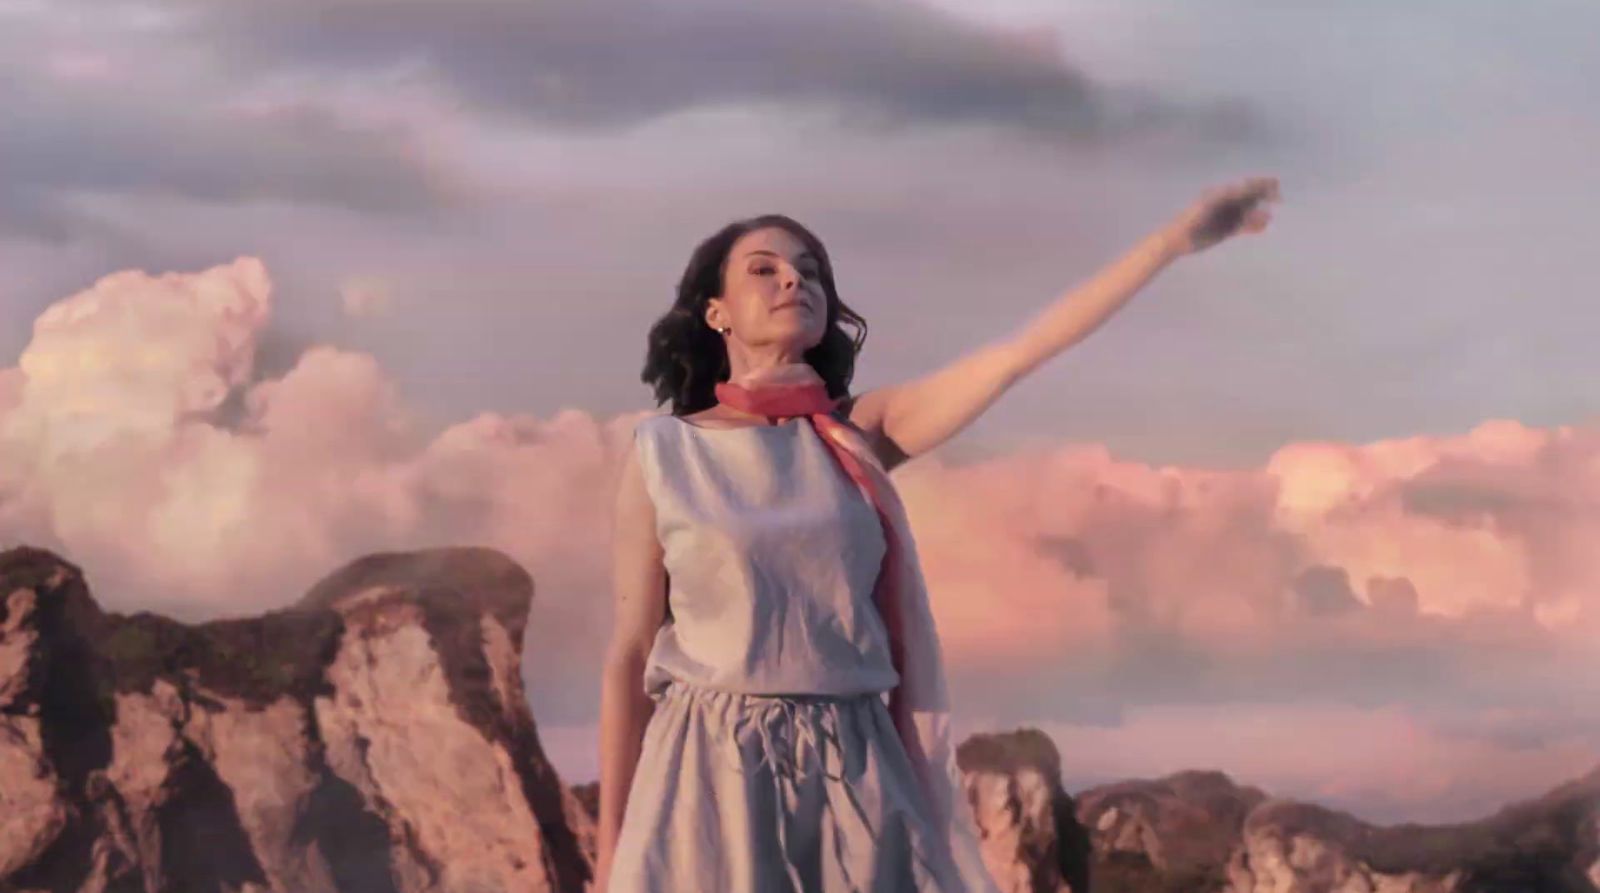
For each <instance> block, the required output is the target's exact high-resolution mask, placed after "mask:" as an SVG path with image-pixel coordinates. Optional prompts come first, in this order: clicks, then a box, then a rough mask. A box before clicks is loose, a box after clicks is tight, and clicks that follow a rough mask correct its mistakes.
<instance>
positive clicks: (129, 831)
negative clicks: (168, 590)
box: [0, 548, 593, 893]
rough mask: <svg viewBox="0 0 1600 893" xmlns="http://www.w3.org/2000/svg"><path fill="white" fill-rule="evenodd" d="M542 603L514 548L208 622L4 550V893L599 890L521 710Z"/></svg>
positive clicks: (413, 562) (351, 574)
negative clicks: (129, 605)
mask: <svg viewBox="0 0 1600 893" xmlns="http://www.w3.org/2000/svg"><path fill="white" fill-rule="evenodd" d="M532 595H533V584H532V581H531V579H529V577H528V575H527V574H526V572H524V571H523V570H522V569H521V568H520V567H518V566H517V565H516V564H515V563H513V562H512V561H510V560H509V559H508V558H506V557H505V556H504V555H501V554H500V553H498V552H494V551H490V550H482V549H440V550H430V551H424V552H415V553H406V554H386V555H374V556H369V557H367V558H363V559H361V560H360V561H357V562H354V563H352V564H350V565H348V566H346V567H345V568H342V569H340V570H339V571H338V572H337V573H335V574H333V575H331V576H330V577H328V578H327V579H325V580H323V581H322V582H321V583H319V584H318V585H317V586H316V587H314V588H313V589H312V590H311V591H310V592H309V593H308V594H307V595H306V596H305V597H304V598H303V599H302V600H301V601H300V602H299V603H298V604H296V605H295V606H294V607H292V608H290V609H287V610H284V611H280V612H275V613H272V614H268V615H265V616H262V617H257V618H251V619H244V620H226V621H217V622H213V623H207V624H202V625H198V626H193V627H190V626H185V625H183V624H179V623H176V622H174V621H171V620H168V619H166V618H162V617H158V616H155V615H151V614H136V615H133V616H120V615H115V614H106V613H103V612H102V611H101V610H100V609H99V608H98V606H97V605H96V604H95V602H94V600H93V599H92V598H91V597H90V594H89V592H88V589H87V587H86V586H85V583H84V580H83V577H82V574H81V573H80V572H79V570H78V568H76V567H74V566H73V565H71V564H69V563H67V562H65V561H63V560H61V559H60V558H58V557H57V556H55V555H52V554H50V553H48V552H45V551H42V550H36V549H29V548H19V549H13V550H11V551H8V552H5V553H0V889H4V890H18V891H23V890H50V891H127V893H133V891H150V893H155V891H180V890H181V891H213V890H215V891H222V890H259V891H268V890H271V891H293V893H323V891H327V893H333V891H377V893H390V891H393V893H409V891H485V893H488V891H503V890H519V891H522V890H527V891H535V890H548V891H581V890H583V889H585V886H586V884H587V882H588V880H589V877H590V861H591V858H592V856H591V855H590V854H589V853H586V852H585V846H584V844H585V841H588V842H589V846H590V848H591V849H592V839H593V830H592V827H591V820H590V819H589V817H588V814H587V813H586V811H585V810H584V809H583V808H582V806H581V804H579V803H578V802H577V800H576V799H575V798H574V797H573V796H572V795H571V794H569V793H568V792H567V790H566V789H565V788H564V787H563V785H562V784H561V783H560V780H559V779H558V778H557V776H556V774H555V772H554V771H553V770H552V769H551V767H550V765H549V762H548V761H547V760H546V759H545V757H544V754H543V752H542V751H541V749H540V746H539V742H538V736H537V734H536V731H535V726H534V722H533V717H532V716H531V714H530V713H529V711H528V707H527V701H526V699H525V697H524V695H523V689H522V676H521V670H520V655H521V650H522V634H523V627H524V625H525V623H526V622H527V617H528V609H529V604H530V601H531V599H532Z"/></svg>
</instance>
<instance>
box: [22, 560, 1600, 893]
mask: <svg viewBox="0 0 1600 893" xmlns="http://www.w3.org/2000/svg"><path fill="white" fill-rule="evenodd" d="M533 593H534V584H533V580H532V579H531V578H530V577H529V576H528V574H527V573H526V572H525V571H524V570H523V569H522V568H521V567H519V566H518V565H517V564H516V563H515V562H513V561H512V560H511V559H510V558H508V557H507V556H505V555H503V554H502V553H500V552H497V551H494V550H490V549H474V548H453V549H430V550H422V551H416V552H407V553H386V554H377V555H370V556H366V557H363V558H361V559H359V560H357V561H353V562H351V563H350V564H348V565H346V566H344V567H342V568H339V569H338V570H336V571H335V572H334V573H332V574H330V575H329V576H327V577H326V578H324V579H323V580H322V581H320V582H318V583H317V584H316V585H315V586H313V587H312V588H311V589H310V591H309V592H307V593H306V594H305V595H304V596H303V597H302V598H300V599H299V600H298V601H297V602H295V603H294V604H293V605H292V606H290V607H288V608H285V609H283V610H280V611H274V612H270V613H267V614H263V615H261V616H259V617H251V618H241V619H230V620H218V621H213V622H210V623H202V624H196V625H186V624H182V623H178V622H177V621H174V620H171V619H168V618H165V617H161V616H158V615H155V614H150V613H136V614H131V615H122V614H115V613H108V612H105V611H102V610H101V609H100V607H99V605H98V604H97V603H96V602H95V600H94V598H93V597H92V595H91V594H90V592H89V589H88V586H87V585H86V583H85V581H84V578H83V574H82V573H81V571H80V570H79V569H78V568H77V567H75V566H74V565H72V564H71V563H69V562H67V561H65V560H64V559H62V558H60V557H59V556H56V555H54V554H52V553H50V552H48V551H45V550H41V549H34V548H29V547H25V546H24V547H20V548H15V549H11V550H9V551H5V552H0V893H13V891H16V893H23V891H51V893H180V891H181V893H213V891H215V893H224V891H229V893H232V891H238V893H246V891H249V893H265V891H273V893H332V891H357V893H480V891H496V893H498V891H518V893H522V891H571V893H583V891H586V890H587V889H588V886H589V881H590V878H591V874H592V871H591V867H592V865H593V860H594V847H595V828H594V826H595V815H594V813H595V809H596V804H597V802H598V791H597V789H596V785H595V784H594V783H592V782H591V783H589V784H585V785H577V786H575V787H570V788H569V787H568V786H566V785H564V784H563V783H562V781H561V779H560V778H559V777H558V776H557V774H556V772H555V771H554V769H553V768H552V767H551V765H550V763H549V761H548V760H547V759H546V758H545V755H544V752H543V750H542V748H541V747H540V744H539V738H538V733H537V725H536V724H535V722H534V718H533V715H532V713H531V712H530V710H529V707H528V704H527V699H526V697H525V696H524V692H523V687H522V667H521V653H522V638H523V633H524V629H525V627H526V626H527V623H528V620H529V615H530V609H531V606H532V601H533ZM957 763H958V765H959V766H960V768H961V772H962V776H963V782H964V785H965V788H966V793H967V797H968V803H969V805H970V807H971V808H972V810H973V816H974V818H975V820H976V822H977V824H978V827H979V829H980V830H981V832H982V836H983V847H984V858H985V860H986V862H987V864H988V866H989V869H990V871H991V873H992V874H993V875H994V876H995V878H996V879H997V881H999V883H1000V887H1001V889H1002V890H1004V891H1006V893H1062V891H1078V893H1091V891H1092V893H1122V891H1152V893H1153V891H1162V893H1179V891H1182V893H1204V891H1226V893H1446V891H1449V893H1595V891H1600V767H1596V769H1595V770H1594V771H1593V772H1591V773H1589V774H1588V775H1586V776H1584V777H1582V778H1579V779H1576V780H1574V781H1572V782H1570V783H1568V784H1565V785H1562V786H1560V787H1558V788H1555V789H1554V790H1551V791H1549V792H1547V793H1545V794H1543V795H1541V796H1538V797H1535V798H1532V799H1529V800H1526V801H1523V802H1520V803H1516V804H1513V805H1511V806H1507V807H1506V808H1504V809H1502V810H1500V811H1498V812H1496V813H1495V814H1493V815H1491V816H1488V817H1485V818H1483V819H1480V820H1478V821H1474V822H1464V823H1459V824H1452V825H1433V826H1424V825H1414V824H1407V825H1396V826H1391V827H1382V826H1375V825H1371V824H1368V823H1365V822H1362V821H1360V820H1359V819H1356V818H1355V817H1353V816H1350V815H1348V814H1345V813H1341V812H1337V811H1334V810H1329V809H1325V808H1323V807H1320V806H1317V805H1315V804H1310V803H1302V802H1297V801H1293V800H1286V799H1279V798H1274V797H1272V796H1271V795H1269V794H1268V793H1266V792H1263V791H1261V790H1259V789H1257V788H1253V787H1249V786H1242V785H1238V784H1236V783H1235V782H1234V781H1232V780H1231V779H1230V778H1229V777H1228V776H1226V775H1224V774H1222V773H1220V772H1212V771H1189V772H1180V773H1176V774H1174V775H1170V776H1167V777H1165V778H1160V779H1154V780H1129V781H1122V782H1118V783H1115V784H1109V785H1102V786H1099V787H1095V788H1090V789H1088V790H1085V791H1080V792H1078V793H1077V794H1076V795H1072V794H1068V793H1067V792H1066V791H1065V790H1063V788H1062V785H1061V758H1060V755H1059V753H1058V752H1057V751H1056V749H1055V746H1054V745H1053V744H1052V743H1051V741H1050V739H1049V738H1048V736H1046V735H1044V734H1043V733H1041V732H1039V731H1037V730H1034V729H1018V730H1014V731H1009V732H999V733H992V734H980V735H974V736H972V737H971V738H968V739H967V740H966V741H964V742H962V743H961V745H960V747H959V749H958V751H957ZM758 893H759V891H758Z"/></svg>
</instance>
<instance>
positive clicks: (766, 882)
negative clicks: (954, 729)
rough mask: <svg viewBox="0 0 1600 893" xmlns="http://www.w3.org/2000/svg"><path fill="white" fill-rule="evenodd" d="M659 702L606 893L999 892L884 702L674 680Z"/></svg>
mask: <svg viewBox="0 0 1600 893" xmlns="http://www.w3.org/2000/svg"><path fill="white" fill-rule="evenodd" d="M655 701H656V708H655V712H654V713H653V714H652V715H651V717H650V722H649V724H648V725H647V726H646V727H645V732H644V738H643V741H642V745H641V751H640V754H639V762H638V766H637V768H636V769H635V770H634V775H633V784H632V786H631V788H630V789H629V792H628V799H627V804H626V807H625V809H624V811H623V819H622V828H621V830H620V833H619V836H618V838H617V843H616V849H615V852H614V854H613V856H612V865H611V881H610V886H609V888H608V889H607V890H606V891H603V893H980V891H989V890H993V889H995V887H994V884H993V881H992V880H991V879H990V878H989V877H988V876H987V873H986V872H985V870H984V869H983V868H982V866H981V865H973V864H972V861H973V860H972V859H971V858H967V859H963V860H961V861H962V862H964V863H965V864H964V865H963V867H962V868H958V867H957V862H956V860H955V859H953V858H952V857H951V855H950V852H951V851H950V846H949V842H948V841H943V840H940V839H938V837H937V835H936V834H935V833H934V832H933V830H932V827H931V825H930V824H929V822H928V819H927V815H928V812H927V810H928V807H927V804H926V802H925V799H924V796H923V794H922V791H921V789H920V788H919V787H918V786H917V784H916V781H915V776H914V775H913V769H912V766H911V763H910V760H909V759H908V757H907V756H906V751H905V747H904V746H903V745H902V744H901V742H900V738H899V736H898V735H897V734H896V732H895V728H894V723H893V720H892V719H891V718H890V716H889V711H888V708H887V707H886V706H885V704H884V701H883V700H882V697H881V696H880V695H877V694H863V695H855V696H844V697H841V696H832V695H782V696H778V695H749V694H742V693H737V692H727V691H720V690H713V689H707V688H704V687H700V686H695V685H691V684H689V683H686V682H683V681H680V680H673V681H671V682H669V683H668V684H667V685H666V687H665V688H664V689H662V690H661V691H659V692H658V693H657V694H656V695H655ZM979 872H983V875H982V876H981V877H979V876H976V873H979ZM963 873H965V876H963Z"/></svg>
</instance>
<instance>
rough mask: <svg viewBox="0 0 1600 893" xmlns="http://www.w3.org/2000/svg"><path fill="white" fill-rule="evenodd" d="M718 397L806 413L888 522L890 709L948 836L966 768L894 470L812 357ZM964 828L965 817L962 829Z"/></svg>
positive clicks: (881, 579) (883, 595)
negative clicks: (838, 412)
mask: <svg viewBox="0 0 1600 893" xmlns="http://www.w3.org/2000/svg"><path fill="white" fill-rule="evenodd" d="M716 396H717V400H718V401H720V402H721V403H723V404H724V405H727V406H730V407H732V408H734V409H738V410H741V411H743V412H748V413H756V414H759V415H764V416H766V417H768V418H769V419H772V420H780V419H786V418H794V417H798V416H803V417H805V418H806V419H808V420H809V421H810V422H811V424H812V426H813V428H814V429H815V430H816V432H817V434H818V435H819V436H820V437H821V439H822V442H823V443H824V444H826V445H827V446H828V448H829V451H830V452H831V453H832V454H833V456H834V458H835V459H837V460H838V462H839V464H840V465H841V466H842V467H843V469H844V471H845V473H846V474H848V475H849V477H850V479H851V480H852V481H854V482H855V484H856V486H857V487H858V488H860V490H861V492H862V494H863V495H865V497H866V499H867V501H868V502H869V503H870V504H871V505H872V507H873V508H874V509H876V510H877V513H878V519H879V521H881V522H882V524H883V533H884V540H885V542H886V543H887V550H886V552H885V554H884V560H883V569H882V570H881V571H880V573H879V574H878V579H877V583H876V585H875V586H874V588H873V602H874V603H875V604H876V606H877V608H878V613H879V616H880V617H881V618H882V619H883V623H884V628H885V629H886V630H888V633H889V654H890V658H891V660H892V662H893V664H894V668H895V670H896V672H898V673H899V674H900V682H899V684H898V685H896V686H895V687H894V688H893V689H891V690H890V692H889V704H888V707H889V715H890V716H891V717H892V718H893V720H894V725H895V729H896V730H897V731H898V732H899V735H900V740H901V741H902V742H903V743H904V744H905V749H906V754H907V755H908V756H909V757H910V758H911V764H912V766H913V768H914V769H915V770H916V773H917V778H918V780H919V782H920V783H921V786H922V789H923V791H924V793H925V794H926V795H927V799H928V804H929V806H930V807H931V808H932V810H933V819H934V821H935V827H936V828H938V829H939V830H941V831H943V832H945V835H944V836H945V839H946V840H948V839H949V836H950V832H951V831H952V829H951V827H950V823H951V822H953V821H954V822H970V820H971V817H970V816H965V815H962V816H958V815H957V813H955V811H954V810H953V809H952V807H953V804H954V803H955V800H956V796H955V795H956V791H957V790H958V788H959V779H960V774H959V770H958V769H957V767H956V765H955V758H954V754H953V752H952V750H951V748H950V720H949V712H950V705H949V697H948V694H947V693H946V688H945V678H944V665H943V660H942V657H941V654H940V647H939V636H938V632H937V630H936V629H935V628H934V621H933V615H932V613H931V612H930V611H929V608H928V597H927V589H926V586H925V584H924V582H923V579H922V573H921V569H920V568H919V566H918V562H917V559H916V551H915V545H914V543H913V541H912V538H911V533H910V528H909V525H908V523H907V519H906V513H905V508H904V506H903V505H902V503H901V502H900V498H899V495H898V494H897V493H896V492H895V488H894V485H893V483H892V482H891V481H890V479H889V475H888V472H887V471H886V470H885V469H884V467H883V465H882V463H880V462H879V461H878V459H877V457H876V456H874V455H873V453H872V450H871V448H870V447H869V446H868V445H867V443H866V441H865V439H864V438H862V436H861V435H860V434H859V433H858V432H857V430H856V429H854V428H852V427H850V426H849V425H846V424H845V423H843V422H840V421H839V420H838V419H836V418H834V417H833V416H832V415H831V413H832V411H833V409H834V408H835V406H836V405H837V403H838V402H839V401H838V400H836V399H834V398H830V397H829V396H828V392H827V387H826V385H825V384H824V382H823V380H822V377H821V376H820V375H818V374H817V371H816V370H815V369H813V368H811V365H810V364H809V363H792V364H787V365H783V366H777V367H773V368H768V369H761V370H757V371H756V372H753V373H750V374H749V375H747V376H745V377H744V378H742V379H740V380H738V381H734V382H719V383H718V384H717V385H716ZM955 830H956V831H957V832H958V833H965V832H967V831H969V830H971V829H967V828H965V826H964V825H962V826H960V827H958V828H957V829H955Z"/></svg>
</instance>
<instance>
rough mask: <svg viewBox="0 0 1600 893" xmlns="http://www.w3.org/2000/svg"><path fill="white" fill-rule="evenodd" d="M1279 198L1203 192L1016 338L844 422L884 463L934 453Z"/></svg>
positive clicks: (1272, 186)
mask: <svg viewBox="0 0 1600 893" xmlns="http://www.w3.org/2000/svg"><path fill="white" fill-rule="evenodd" d="M1277 197H1278V181H1277V180H1276V178H1273V177H1256V178H1251V179H1247V180H1243V181H1241V182H1239V183H1236V184H1233V185H1231V186H1227V187H1222V188H1216V189H1212V190H1208V191H1207V192H1206V193H1205V194H1203V195H1202V196H1201V197H1200V199H1199V200H1197V201H1196V202H1195V203H1194V204H1192V205H1191V206H1189V207H1188V208H1186V209H1185V210H1184V212H1183V213H1182V214H1180V215H1178V216H1177V217H1176V218H1175V219H1174V220H1172V221H1171V222H1170V223H1168V224H1167V225H1165V226H1162V227H1160V228H1159V229H1157V230H1155V231H1154V232H1152V233H1150V234H1149V235H1147V236H1146V237H1145V238H1143V239H1141V240H1140V241H1139V242H1138V243H1137V244H1135V245H1134V246H1133V248H1131V249H1130V250H1128V251H1127V252H1126V253H1125V254H1123V256H1122V257H1120V258H1118V259H1117V260H1115V261H1113V262H1112V263H1110V264H1108V265H1107V266H1106V267H1104V268H1103V269H1101V270H1100V271H1099V272H1097V273H1096V274H1095V275H1093V276H1092V277H1090V278H1089V279H1088V280H1087V281H1084V282H1082V283H1079V284H1077V285H1075V286H1074V287H1072V288H1070V289H1068V290H1067V291H1066V292H1065V293H1064V294H1062V295H1061V296H1060V297H1059V298H1057V299H1056V300H1055V301H1054V302H1052V303H1051V304H1050V305H1049V306H1047V307H1046V308H1045V309H1044V310H1043V311H1042V312H1041V313H1039V314H1038V315H1037V316H1035V317H1034V318H1033V319H1032V320H1030V321H1029V322H1028V324H1027V325H1026V326H1024V327H1023V328H1022V329H1021V330H1019V331H1018V332H1016V333H1015V334H1012V335H1010V336H1008V337H1006V338H1004V339H1002V340H1000V341H997V342H994V343H991V344H985V345H983V346H982V347H980V348H978V349H977V350H974V351H972V352H971V353H968V354H965V355H963V356H961V357H959V358H958V359H957V360H956V361H955V362H953V363H951V364H949V365H947V366H944V367H943V368H940V369H937V370H935V371H934V372H932V373H930V374H928V375H925V376H923V377H921V378H916V379H913V380H911V381H908V382H904V383H901V384H895V385H890V386H887V387H882V388H878V389H876V390H872V391H867V392H865V393H863V394H861V395H860V397H859V398H858V399H856V401H855V402H854V404H853V405H852V407H851V409H850V421H851V422H853V423H854V424H855V425H857V426H858V427H860V428H861V429H862V430H863V431H864V432H867V433H868V434H869V439H871V440H873V441H876V449H877V450H878V453H879V455H880V458H883V459H884V460H885V463H884V464H885V465H886V466H892V465H893V464H895V463H897V462H899V461H904V460H905V459H909V458H912V457H914V456H918V455H920V454H922V453H925V452H927V451H928V450H931V449H933V448H934V447H936V446H938V445H939V444H941V443H943V442H944V441H945V440H948V439H949V438H950V437H952V436H954V435H955V434H956V433H957V432H959V431H960V430H961V429H963V428H965V427H966V426H967V425H968V424H970V423H971V422H972V421H973V420H974V419H976V418H977V417H978V416H979V415H980V414H981V413H982V412H983V411H984V410H985V409H987V408H988V407H989V406H990V404H992V403H994V401H995V400H996V399H997V398H999V396H1000V395H1001V394H1003V393H1005V392H1006V390H1008V389H1009V388H1010V387H1011V385H1013V384H1014V383H1016V381H1017V380H1018V379H1020V378H1022V377H1023V376H1025V375H1027V374H1028V373H1030V372H1032V371H1033V370H1034V369H1036V368H1038V367H1039V366H1040V365H1041V364H1042V363H1044V362H1045V361H1046V360H1048V359H1050V358H1051V357H1053V356H1055V355H1056V354H1058V353H1060V352H1061V351H1063V350H1066V349H1067V348H1068V347H1070V346H1072V345H1073V344H1076V343H1078V342H1079V341H1082V340H1083V339H1084V338H1086V337H1088V335H1089V334H1090V333H1092V332H1094V331H1095V330H1096V329H1098V328H1099V327H1100V325H1101V324H1102V323H1104V322H1105V321H1106V320H1107V319H1109V318H1110V317H1111V316H1112V315H1113V314H1114V313H1116V312H1117V310H1119V309H1121V308H1122V306H1123V305H1124V304H1126V303H1127V302H1128V300H1129V299H1130V298H1132V297H1133V296H1134V295H1135V294H1136V293H1138V291H1139V290H1140V289H1142V288H1143V287H1144V286H1145V284H1146V283H1148V282H1149V281H1150V280H1151V279H1152V278H1153V277H1154V276H1155V275H1156V274H1157V273H1159V272H1160V271H1161V270H1162V269H1164V268H1165V267H1166V266H1167V265H1168V264H1171V263H1172V262H1173V261H1174V260H1176V259H1178V258H1179V257H1182V256H1184V255H1186V254H1192V253H1194V252H1196V251H1200V250H1202V249H1204V248H1207V247H1210V246H1211V245H1214V244H1216V243H1217V242H1219V241H1222V240H1223V239H1226V238H1228V237H1229V236H1232V235H1234V234H1237V233H1241V232H1260V231H1261V230H1262V229H1264V228H1265V227H1266V224H1267V221H1268V219H1269V215H1268V213H1267V211H1266V210H1265V209H1264V208H1261V207H1259V205H1260V203H1262V202H1264V201H1267V200H1271V199H1276V198H1277Z"/></svg>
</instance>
